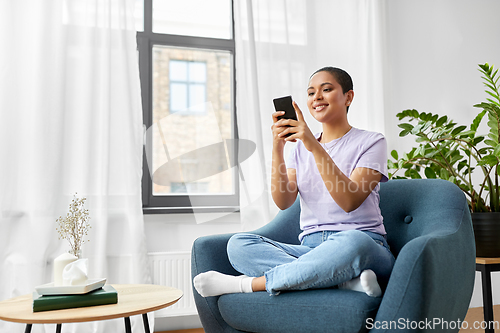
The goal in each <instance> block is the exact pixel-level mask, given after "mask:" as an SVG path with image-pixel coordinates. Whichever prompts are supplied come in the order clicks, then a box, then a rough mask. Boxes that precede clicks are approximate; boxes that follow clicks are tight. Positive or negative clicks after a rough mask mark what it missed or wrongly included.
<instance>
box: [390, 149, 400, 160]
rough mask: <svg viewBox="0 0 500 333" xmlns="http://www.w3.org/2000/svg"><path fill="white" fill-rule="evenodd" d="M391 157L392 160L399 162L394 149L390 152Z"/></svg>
mask: <svg viewBox="0 0 500 333" xmlns="http://www.w3.org/2000/svg"><path fill="white" fill-rule="evenodd" d="M391 156H392V158H394V159H395V160H399V157H398V152H397V151H396V150H395V149H394V150H393V151H391Z"/></svg>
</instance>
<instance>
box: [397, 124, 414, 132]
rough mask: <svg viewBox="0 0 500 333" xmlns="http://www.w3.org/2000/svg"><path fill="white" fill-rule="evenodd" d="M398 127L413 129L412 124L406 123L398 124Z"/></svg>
mask: <svg viewBox="0 0 500 333" xmlns="http://www.w3.org/2000/svg"><path fill="white" fill-rule="evenodd" d="M398 127H399V128H402V129H405V130H408V131H411V130H412V129H413V125H412V124H408V123H403V124H398Z"/></svg>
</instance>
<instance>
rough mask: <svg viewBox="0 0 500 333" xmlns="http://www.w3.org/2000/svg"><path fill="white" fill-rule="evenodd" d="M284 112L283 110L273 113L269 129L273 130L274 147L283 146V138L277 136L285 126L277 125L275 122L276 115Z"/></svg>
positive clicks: (278, 115) (276, 120)
mask: <svg viewBox="0 0 500 333" xmlns="http://www.w3.org/2000/svg"><path fill="white" fill-rule="evenodd" d="M284 114H285V111H276V112H274V113H273V126H271V130H272V131H273V147H274V148H283V147H285V143H286V141H285V138H284V137H279V134H280V133H281V132H283V131H284V130H285V129H286V128H287V127H286V126H279V125H277V124H276V123H277V122H278V117H280V116H282V115H284Z"/></svg>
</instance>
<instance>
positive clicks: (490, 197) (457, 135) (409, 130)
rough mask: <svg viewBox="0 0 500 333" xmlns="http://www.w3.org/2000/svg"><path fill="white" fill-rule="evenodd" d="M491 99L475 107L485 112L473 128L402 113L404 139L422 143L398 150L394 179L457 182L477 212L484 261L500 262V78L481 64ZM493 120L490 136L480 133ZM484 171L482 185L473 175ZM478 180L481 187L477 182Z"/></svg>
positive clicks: (478, 241)
mask: <svg viewBox="0 0 500 333" xmlns="http://www.w3.org/2000/svg"><path fill="white" fill-rule="evenodd" d="M479 70H480V72H481V73H482V74H483V75H482V79H483V80H484V84H485V86H486V89H485V92H486V93H487V94H488V95H489V96H488V98H487V99H486V101H485V102H482V103H479V104H476V105H474V107H477V108H479V109H480V110H481V111H480V112H479V113H478V114H477V115H476V117H475V118H474V119H473V120H472V123H471V124H470V126H469V127H467V126H465V125H458V124H457V123H455V122H453V120H452V119H450V118H448V117H447V116H439V115H437V114H431V113H425V112H418V111H417V110H405V111H403V112H400V113H398V114H397V117H398V118H399V120H400V121H402V120H407V121H405V122H402V123H400V124H399V125H398V126H399V127H400V128H401V129H402V131H401V132H400V133H399V136H401V137H404V136H407V135H410V134H411V135H413V136H415V141H416V143H417V144H418V145H417V146H416V147H413V148H412V149H411V150H410V151H409V152H407V153H404V154H403V155H402V156H399V154H398V153H397V152H396V151H395V150H393V151H392V152H391V156H392V158H393V159H394V160H391V159H389V161H388V168H389V170H391V171H392V170H394V172H390V173H389V178H394V179H396V178H422V176H425V177H426V178H440V179H445V180H448V181H451V182H453V183H455V184H456V185H457V186H459V187H460V188H461V189H462V191H463V192H464V193H465V195H466V197H467V200H468V202H469V207H470V210H471V213H472V221H473V226H474V234H475V237H476V255H477V256H478V257H500V184H499V173H500V143H499V142H500V135H499V128H500V94H499V86H498V83H499V82H498V80H499V77H498V76H497V73H498V70H494V68H493V66H490V65H489V64H487V63H486V64H484V65H479ZM484 116H487V119H488V122H487V125H488V128H489V133H488V134H487V135H481V134H478V127H479V124H480V123H481V120H482V119H483V118H484ZM475 170H477V171H479V170H480V175H481V176H480V177H479V179H480V180H479V181H477V179H478V177H477V175H476V174H475V175H474V177H473V172H474V171H475ZM474 181H476V182H477V183H475V182H474Z"/></svg>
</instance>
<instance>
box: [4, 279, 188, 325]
mask: <svg viewBox="0 0 500 333" xmlns="http://www.w3.org/2000/svg"><path fill="white" fill-rule="evenodd" d="M112 286H113V287H114V288H115V289H116V291H117V292H118V303H117V304H108V305H99V306H89V307H84V308H73V309H64V310H55V311H42V312H33V298H32V294H27V295H23V296H19V297H15V298H11V299H8V300H6V301H2V302H0V319H2V320H6V321H12V322H16V323H24V324H26V330H25V333H29V332H31V326H32V325H33V324H57V326H56V332H57V333H60V332H61V325H62V324H64V323H80V322H88V321H97V320H107V319H115V318H125V331H126V332H127V333H131V331H132V329H131V325H130V316H133V315H138V314H142V318H143V321H144V328H145V331H146V333H149V332H150V331H149V323H148V316H147V313H148V312H151V311H156V310H160V309H163V308H166V307H167V306H170V305H172V304H174V303H176V302H177V301H178V300H179V299H180V298H181V297H182V291H180V290H179V289H176V288H172V287H165V286H158V285H150V284H124V285H120V284H118V285H115V284H113V285H112Z"/></svg>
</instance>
